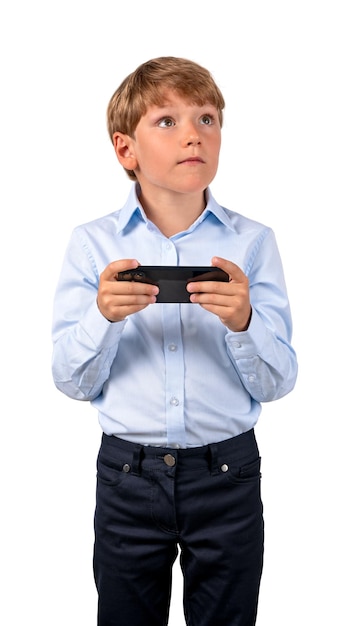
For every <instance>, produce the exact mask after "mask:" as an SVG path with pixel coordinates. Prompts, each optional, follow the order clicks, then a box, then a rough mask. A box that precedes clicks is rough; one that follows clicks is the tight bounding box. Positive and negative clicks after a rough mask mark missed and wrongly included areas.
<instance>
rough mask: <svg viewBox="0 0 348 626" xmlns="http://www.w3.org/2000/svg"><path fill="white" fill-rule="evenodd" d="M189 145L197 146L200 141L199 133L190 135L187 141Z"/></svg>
mask: <svg viewBox="0 0 348 626" xmlns="http://www.w3.org/2000/svg"><path fill="white" fill-rule="evenodd" d="M186 143H187V145H188V146H197V145H198V144H199V143H200V138H199V137H198V135H190V136H189V137H188V138H187V141H186Z"/></svg>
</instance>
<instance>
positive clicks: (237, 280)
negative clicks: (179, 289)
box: [187, 256, 251, 332]
mask: <svg viewBox="0 0 348 626" xmlns="http://www.w3.org/2000/svg"><path fill="white" fill-rule="evenodd" d="M212 265H213V266H215V267H220V268H221V269H222V270H225V272H227V274H228V275H229V277H230V280H229V282H228V283H226V282H219V281H201V282H193V283H189V284H188V285H187V291H189V292H190V293H191V296H190V300H191V302H195V303H197V304H200V305H201V306H202V307H203V309H206V310H207V311H210V312H211V313H214V314H215V315H217V316H218V317H219V318H220V320H221V322H222V323H223V324H224V325H225V326H227V328H229V329H230V330H232V331H234V332H241V331H243V330H247V328H248V326H249V323H250V318H251V305H250V298H249V280H248V278H247V276H246V275H245V274H244V272H243V271H242V270H241V269H240V267H238V265H236V264H235V263H232V261H227V260H226V259H222V258H221V257H217V256H214V257H213V258H212Z"/></svg>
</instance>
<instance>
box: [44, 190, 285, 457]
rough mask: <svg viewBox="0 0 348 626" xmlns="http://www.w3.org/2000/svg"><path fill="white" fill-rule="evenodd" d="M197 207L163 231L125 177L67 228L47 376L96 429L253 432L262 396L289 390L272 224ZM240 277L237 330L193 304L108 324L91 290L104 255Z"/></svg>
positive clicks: (163, 442) (213, 206)
mask: <svg viewBox="0 0 348 626" xmlns="http://www.w3.org/2000/svg"><path fill="white" fill-rule="evenodd" d="M206 199H207V206H206V208H205V210H204V212H203V213H202V215H201V216H200V217H199V218H198V219H197V220H196V222H195V223H194V224H192V226H191V227H190V228H189V229H188V230H186V231H184V232H180V233H178V234H176V235H174V236H173V237H170V238H167V237H165V236H164V235H163V234H162V233H161V232H160V231H159V230H158V228H157V227H156V226H155V225H154V224H153V223H151V222H150V221H149V220H148V219H147V217H146V215H145V213H144V211H143V209H142V207H141V205H140V203H139V200H138V197H137V187H136V184H135V183H134V185H133V186H132V188H131V191H130V194H129V197H128V200H127V202H126V204H125V205H124V206H123V208H121V209H120V210H119V211H115V212H114V213H111V214H110V215H106V216H105V217H101V218H99V219H96V220H94V221H92V222H90V223H88V224H84V225H81V226H78V227H77V228H75V229H74V231H73V233H72V236H71V240H70V243H69V245H68V247H67V250H66V254H65V258H64V262H63V266H62V271H61V275H60V279H59V282H58V286H57V291H56V296H55V302H54V314H53V344H54V347H53V365H52V369H53V378H54V381H55V384H56V386H57V387H58V389H60V390H61V391H62V392H63V393H65V394H66V395H68V396H70V397H71V398H75V399H77V400H89V401H91V403H92V405H93V406H94V407H95V408H96V409H97V411H98V415H99V421H100V425H101V428H102V430H103V431H104V432H105V433H106V434H108V435H111V434H112V435H116V436H118V437H121V438H123V439H127V440H129V441H133V442H137V443H142V444H149V445H155V446H165V447H184V448H185V447H194V446H201V445H205V444H207V443H212V442H217V441H222V440H224V439H228V438H229V437H233V436H235V435H238V434H240V433H242V432H245V431H247V430H249V429H250V428H252V427H253V426H254V425H255V424H256V422H257V420H258V418H259V415H260V412H261V406H262V403H263V402H270V401H272V400H277V399H278V398H281V397H282V396H284V395H286V394H287V393H289V392H290V391H291V390H292V389H293V387H294V384H295V381H296V376H297V360H296V354H295V352H294V350H293V348H292V347H291V343H290V342H291V333H292V322H291V314H290V308H289V302H288V297H287V292H286V285H285V281H284V275H283V269H282V263H281V259H280V256H279V252H278V248H277V244H276V240H275V236H274V233H273V231H272V230H271V229H270V228H268V227H267V226H264V225H262V224H260V223H258V222H256V221H253V220H250V219H248V218H246V217H243V216H242V215H239V214H237V213H235V212H233V211H231V210H228V209H226V208H223V207H221V206H220V205H219V204H217V202H216V201H215V200H214V198H213V197H212V195H211V192H210V190H209V189H208V190H207V191H206ZM215 255H217V256H220V257H224V258H226V259H229V260H231V261H233V262H234V263H236V264H237V265H238V266H239V267H240V268H241V269H242V270H243V272H244V273H245V274H246V275H247V276H248V279H249V286H250V298H251V304H252V317H251V322H250V326H249V328H248V330H247V331H244V332H239V333H235V332H232V331H230V330H228V329H227V328H226V327H225V326H224V325H223V324H222V323H221V321H220V320H219V318H218V317H217V316H215V315H213V314H212V313H209V312H207V311H205V310H203V309H202V308H201V307H200V306H199V304H192V303H185V304H159V303H155V304H152V305H149V306H148V307H147V308H146V309H144V310H143V311H141V312H139V313H135V314H133V315H131V316H129V317H128V318H127V319H126V320H124V321H122V322H117V323H110V322H109V321H108V320H106V319H105V318H104V317H103V316H102V315H101V313H100V311H99V309H98V307H97V304H96V296H97V290H98V284H99V276H100V274H101V272H102V271H103V270H104V269H105V267H106V266H107V265H108V264H109V263H110V262H111V261H115V260H118V259H124V258H137V260H138V261H139V262H140V263H141V264H142V265H200V266H202V265H203V266H204V265H210V264H211V258H212V257H213V256H215Z"/></svg>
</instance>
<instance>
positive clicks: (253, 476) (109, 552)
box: [94, 430, 264, 626]
mask: <svg viewBox="0 0 348 626" xmlns="http://www.w3.org/2000/svg"><path fill="white" fill-rule="evenodd" d="M260 476H261V474H260V457H259V451H258V446H257V443H256V440H255V435H254V431H253V430H251V431H249V432H247V433H244V434H242V435H239V436H238V437H234V438H232V439H229V440H227V441H223V442H220V443H217V444H210V445H208V446H204V447H201V448H191V449H186V450H182V449H179V450H176V449H167V448H156V447H148V446H141V445H136V444H132V443H130V442H126V441H123V440H121V439H118V438H116V437H109V436H106V435H105V434H104V435H103V437H102V443H101V448H100V451H99V455H98V461H97V494H96V511H95V546H94V575H95V582H96V587H97V591H98V626H165V625H166V624H167V623H168V614H169V605H170V596H171V582H172V566H173V563H174V561H175V559H176V557H177V554H178V551H179V550H178V547H180V564H181V569H182V572H183V590H184V591H183V605H184V614H185V619H186V623H187V624H188V625H189V626H254V624H255V623H256V614H257V603H258V595H259V585H260V579H261V573H262V563H263V539H264V527H263V510H262V501H261V495H260Z"/></svg>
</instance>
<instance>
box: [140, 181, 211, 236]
mask: <svg viewBox="0 0 348 626" xmlns="http://www.w3.org/2000/svg"><path fill="white" fill-rule="evenodd" d="M139 200H140V202H141V205H142V207H143V209H144V211H145V213H146V215H147V217H148V219H149V220H150V221H151V222H153V224H155V225H156V226H157V228H158V229H159V230H160V231H161V232H162V233H163V235H165V236H166V237H172V236H173V235H176V234H177V233H180V232H182V231H184V230H187V229H188V228H189V227H190V226H191V225H192V224H193V222H195V221H196V219H197V218H198V217H199V216H200V215H201V213H203V211H204V209H205V206H206V201H205V194H204V191H203V192H201V193H199V194H192V195H187V194H176V195H175V196H173V195H170V196H169V195H168V194H163V195H162V197H160V196H159V197H158V198H156V200H155V201H154V200H153V199H150V198H148V196H147V195H146V194H144V193H143V191H142V190H141V191H140V194H139Z"/></svg>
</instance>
